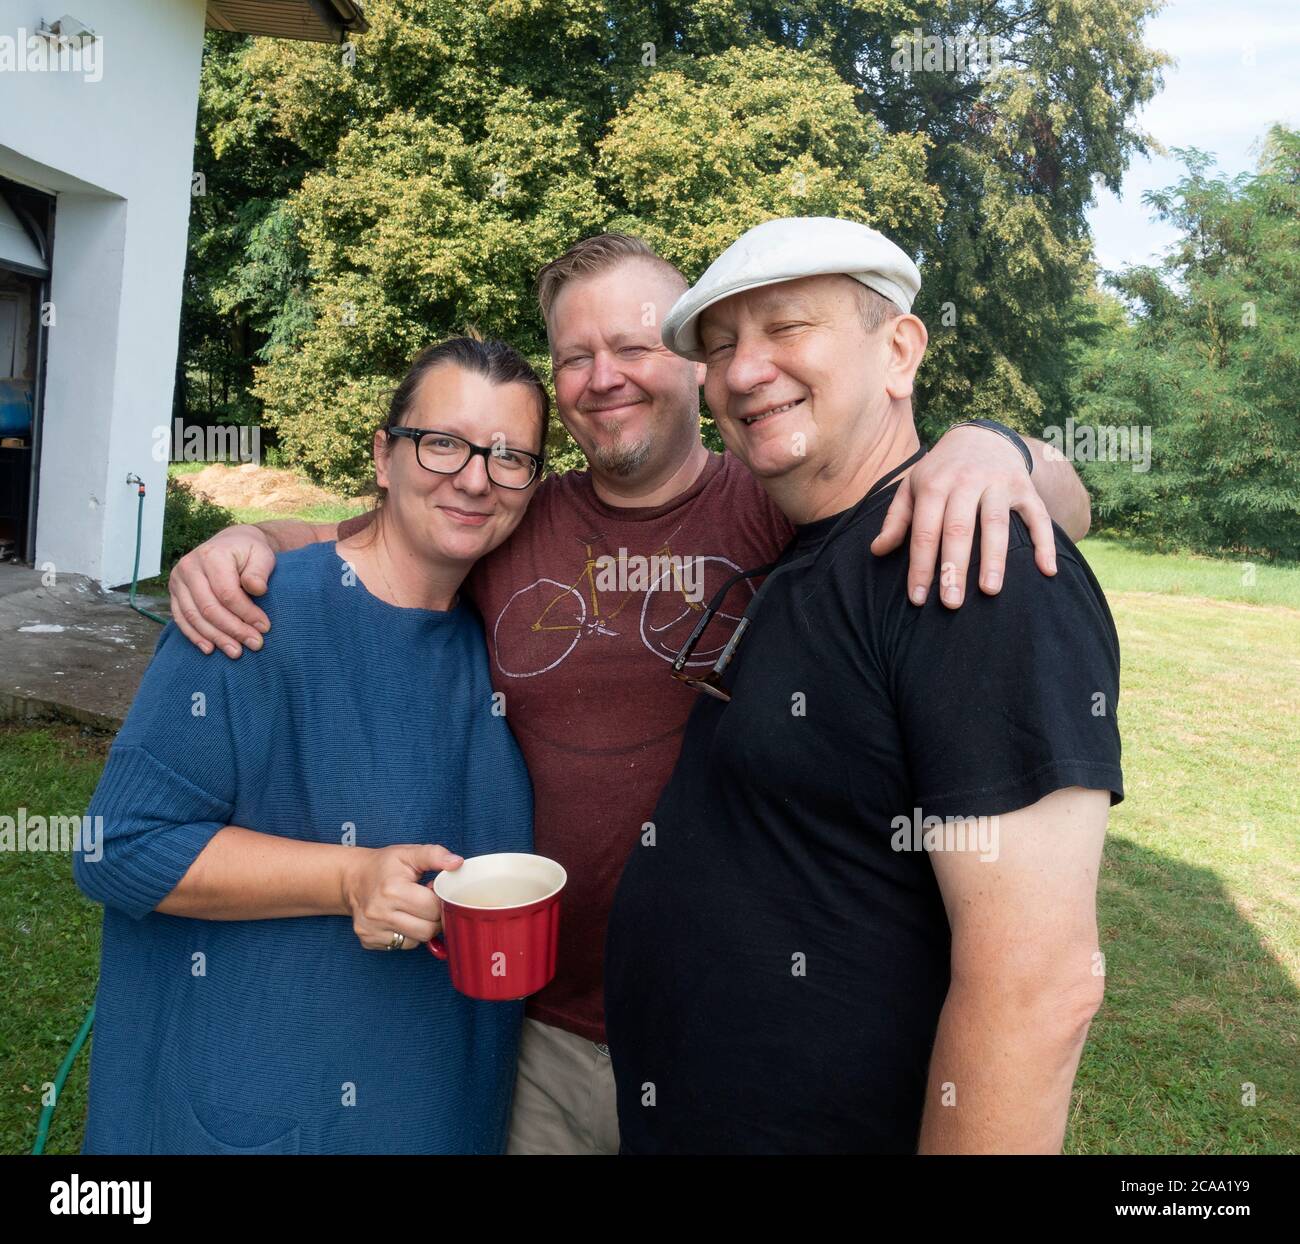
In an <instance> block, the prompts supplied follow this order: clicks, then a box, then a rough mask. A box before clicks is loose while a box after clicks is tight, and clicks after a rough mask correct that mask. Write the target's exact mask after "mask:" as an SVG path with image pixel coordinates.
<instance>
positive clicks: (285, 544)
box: [253, 515, 1055, 553]
mask: <svg viewBox="0 0 1300 1244" xmlns="http://www.w3.org/2000/svg"><path fill="white" fill-rule="evenodd" d="M1053 517H1055V515H1053ZM253 525H254V526H255V527H256V528H257V529H258V531H260V532H261V533H262V534H263V535H264V536H265V537H266V539H267V543H268V544H270V546H271V548H273V549H274V550H275V551H276V552H277V553H287V552H289V550H290V549H300V548H303V547H304V546H305V545H308V544H316V543H318V542H319V541H322V540H337V539H338V532H339V527H338V524H337V523H304V522H303V521H302V520H301V519H299V518H273V519H268V520H267V521H266V522H264V523H254V524H253Z"/></svg>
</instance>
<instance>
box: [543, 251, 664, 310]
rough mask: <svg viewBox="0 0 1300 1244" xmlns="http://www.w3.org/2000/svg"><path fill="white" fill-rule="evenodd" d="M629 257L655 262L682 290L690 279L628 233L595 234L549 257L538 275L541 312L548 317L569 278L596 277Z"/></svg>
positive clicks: (570, 279) (624, 261)
mask: <svg viewBox="0 0 1300 1244" xmlns="http://www.w3.org/2000/svg"><path fill="white" fill-rule="evenodd" d="M630 259H641V260H644V261H646V262H647V263H651V264H655V265H657V266H658V267H660V268H661V269H662V270H663V271H664V272H665V273H668V274H671V275H672V276H673V277H675V278H676V279H677V280H678V281H680V282H681V284H682V289H683V290H685V289H686V288H687V286H688V285H689V282H688V281H687V280H686V278H685V277H684V276H683V275H682V274H681V272H680V271H679V270H678V269H677V267H676V265H675V264H671V263H669V262H668V260H666V259H665V258H663V256H662V255H658V254H656V253H655V250H654V248H653V247H652V246H651V245H650V244H649V243H648V242H644V241H642V240H641V239H640V238H636V237H633V236H632V235H631V234H630V233H598V234H597V235H596V236H595V237H594V238H583V239H582V241H581V242H575V243H574V244H573V245H572V246H570V247H569V249H568V250H567V251H565V252H564V254H563V255H561V256H560V257H559V258H558V259H552V260H551V262H550V263H548V264H547V265H546V266H545V267H544V268H542V270H541V271H540V272H538V274H537V301H538V303H539V304H540V305H541V308H542V315H543V316H544V317H546V318H547V319H548V320H549V319H550V315H551V308H552V307H553V306H554V305H555V300H556V298H558V297H559V295H560V290H562V289H563V288H564V287H565V286H566V285H567V284H568V283H569V282H570V281H572V280H575V279H577V278H579V277H584V276H595V275H596V274H597V273H600V272H607V271H608V270H609V269H610V268H616V267H618V265H619V264H621V263H626V262H627V261H628V260H630Z"/></svg>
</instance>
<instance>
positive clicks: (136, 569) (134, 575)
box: [126, 475, 167, 626]
mask: <svg viewBox="0 0 1300 1244" xmlns="http://www.w3.org/2000/svg"><path fill="white" fill-rule="evenodd" d="M126 482H127V483H128V484H137V485H139V493H138V495H139V497H140V504H139V505H137V506H136V508H135V565H134V566H133V567H132V568H131V608H132V609H134V610H135V611H136V613H142V614H144V616H145V617H146V618H152V619H153V620H154V621H155V622H157V623H158V625H159V626H166V625H167V619H166V618H160V617H159V616H158V615H157V614H156V613H150V612H149V610H148V609H145V608H144V607H143V606H141V605H137V604H136V603H135V584H136V580H137V579H138V578H139V577H140V530H141V527H142V525H143V523H144V480H142V479H141V478H140V477H139V476H138V475H128V476H127V477H126Z"/></svg>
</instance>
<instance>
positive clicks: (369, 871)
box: [343, 843, 465, 950]
mask: <svg viewBox="0 0 1300 1244" xmlns="http://www.w3.org/2000/svg"><path fill="white" fill-rule="evenodd" d="M348 851H349V856H352V854H353V853H354V852H355V858H350V859H349V861H348V866H347V867H346V869H345V871H344V874H343V898H344V902H345V903H346V904H347V907H348V910H349V911H350V912H351V913H352V929H353V932H355V933H356V935H357V937H358V938H359V939H360V942H361V944H362V946H364V947H365V948H366V949H367V950H388V949H389V948H390V947H391V946H392V942H393V934H394V933H401V934H404V935H405V938H406V940H405V941H404V942H403V943H402V945H401V947H400V949H402V950H414V949H415V948H416V947H417V946H419V945H421V944H423V943H425V942H428V941H429V940H430V939H432V938H434V937H436V936H437V935H438V934H439V933H441V932H442V903H441V901H440V900H439V899H438V897H437V895H435V894H434V892H433V890H432V888H431V887H429V886H424V885H421V884H420V878H421V877H422V876H424V874H425V873H428V872H443V871H450V870H452V869H456V868H459V867H460V866H461V865H462V864H463V863H464V862H465V861H464V860H463V859H462V858H461V856H459V855H453V854H452V852H450V851H448V850H447V849H446V848H445V847H440V846H433V845H429V844H425V843H414V844H411V845H409V846H408V845H403V846H397V847H378V848H367V847H361V848H357V847H350V848H349V849H348Z"/></svg>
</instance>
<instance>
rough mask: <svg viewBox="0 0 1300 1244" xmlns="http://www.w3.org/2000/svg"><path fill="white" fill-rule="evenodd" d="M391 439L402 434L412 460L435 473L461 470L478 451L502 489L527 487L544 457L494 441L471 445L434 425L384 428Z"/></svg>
mask: <svg viewBox="0 0 1300 1244" xmlns="http://www.w3.org/2000/svg"><path fill="white" fill-rule="evenodd" d="M385 431H386V432H387V433H388V436H389V438H390V439H391V438H392V437H394V436H404V437H406V438H407V439H408V440H412V441H414V442H415V460H416V461H417V462H418V463H419V464H420V465H421V466H422V467H423V468H424V469H425V470H426V471H432V472H433V473H434V474H435V475H455V474H457V473H458V472H460V471H463V470H464V469H465V468H466V467H467V466H468V465H469V461H470V459H471V458H472V457H474V455H475V454H482V455H483V460H484V462H485V463H486V465H487V473H488V479H490V480H491V481H492V482H493V483H494V484H499V485H500V486H501V487H502V488H527V487H528V485H529V484H531V483H532V482H533V480H535V479H536V478H537V476H538V474H539V473H540V472H541V469H542V467H543V465H545V462H546V459H545V457H544V456H543V455H542V454H535V453H530V452H529V451H528V450H527V449H515V448H514V447H513V446H511V445H506V444H503V443H501V442H499V441H498V442H496V443H495V444H492V445H475V444H474V443H473V442H472V441H467V440H466V439H465V438H464V437H463V436H456V435H454V434H453V433H451V432H440V431H439V430H438V429H437V428H406V427H391V426H390V427H388V428H386V429H385Z"/></svg>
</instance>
